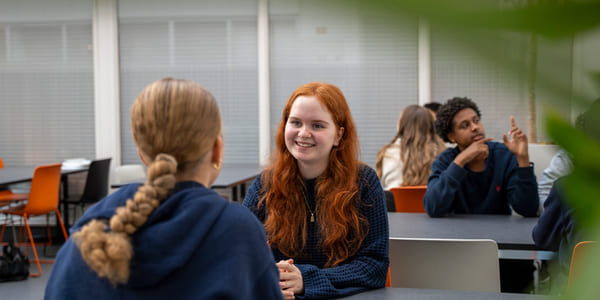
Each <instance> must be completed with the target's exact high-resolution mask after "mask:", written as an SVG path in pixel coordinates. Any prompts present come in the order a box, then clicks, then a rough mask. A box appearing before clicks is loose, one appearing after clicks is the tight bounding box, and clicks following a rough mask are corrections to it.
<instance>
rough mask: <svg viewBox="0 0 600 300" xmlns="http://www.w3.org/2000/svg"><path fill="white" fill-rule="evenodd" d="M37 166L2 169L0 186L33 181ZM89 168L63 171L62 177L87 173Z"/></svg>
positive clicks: (0, 170)
mask: <svg viewBox="0 0 600 300" xmlns="http://www.w3.org/2000/svg"><path fill="white" fill-rule="evenodd" d="M35 168H36V166H16V167H4V168H2V169H0V185H9V184H15V183H21V182H27V181H31V179H32V178H33V171H34V170H35ZM87 170H88V167H80V168H69V169H65V168H63V169H61V170H60V172H61V174H62V175H69V174H73V173H80V172H85V171H87Z"/></svg>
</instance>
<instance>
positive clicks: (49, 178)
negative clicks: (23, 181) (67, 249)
mask: <svg viewBox="0 0 600 300" xmlns="http://www.w3.org/2000/svg"><path fill="white" fill-rule="evenodd" d="M60 167H61V164H53V165H46V166H39V167H37V168H35V170H34V171H33V178H32V180H31V190H30V193H29V194H15V196H19V197H20V198H21V200H25V199H27V203H26V204H23V205H19V206H13V207H10V208H8V209H5V210H2V211H1V213H3V214H5V215H16V216H20V217H22V218H23V220H24V221H25V228H26V229H27V234H28V236H29V241H30V244H31V248H32V249H33V255H34V256H35V262H36V264H37V267H38V271H39V273H38V274H33V273H32V274H31V276H32V277H38V276H40V275H42V267H41V266H40V260H39V258H38V255H37V250H36V249H35V241H34V240H33V236H32V235H31V228H30V227H29V222H28V221H27V220H28V218H29V217H31V216H39V215H48V214H50V213H52V212H55V213H56V215H57V216H58V221H59V223H60V226H61V228H62V232H63V235H64V237H65V240H67V239H68V235H67V231H66V230H65V225H64V224H63V222H62V217H61V216H60V212H59V211H58V200H59V189H60V175H61V173H60ZM6 225H7V224H6V223H5V224H3V225H2V232H0V240H2V238H3V236H4V229H5V228H6ZM50 240H51V239H50ZM42 262H43V263H52V262H53V261H42Z"/></svg>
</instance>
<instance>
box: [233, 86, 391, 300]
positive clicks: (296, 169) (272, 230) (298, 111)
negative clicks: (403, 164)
mask: <svg viewBox="0 0 600 300" xmlns="http://www.w3.org/2000/svg"><path fill="white" fill-rule="evenodd" d="M276 143H277V146H276V147H277V148H276V149H275V153H274V157H273V161H272V164H271V165H270V166H269V167H268V168H267V169H266V170H265V171H264V172H263V173H262V174H261V175H260V177H259V178H257V179H256V180H255V181H254V183H253V184H252V186H251V187H250V189H249V191H248V193H247V196H246V199H245V200H244V205H245V206H247V207H249V208H250V209H251V210H252V211H253V212H254V213H255V214H256V215H257V217H258V218H259V219H260V220H261V221H262V222H263V223H264V225H265V229H266V232H267V238H268V240H269V243H270V245H271V248H272V250H273V254H274V256H275V260H276V261H279V262H278V263H277V266H278V267H279V270H280V287H281V290H282V292H283V295H284V298H286V299H293V298H294V297H295V296H298V297H300V298H306V299H318V298H333V297H341V296H346V295H350V294H355V293H358V292H361V291H365V290H367V289H372V288H379V287H383V286H384V285H385V281H386V274H387V269H388V264H389V258H388V237H389V236H388V220H387V213H386V207H385V200H384V194H383V189H382V188H381V184H380V183H379V179H378V177H377V174H376V173H375V171H374V170H373V169H371V168H369V167H368V166H366V165H364V164H362V163H361V162H359V161H358V155H359V145H358V135H357V132H356V128H355V126H354V121H353V120H352V115H351V114H350V109H349V107H348V103H347V102H346V99H345V98H344V95H343V94H342V91H341V90H340V89H339V88H337V87H336V86H334V85H331V84H327V83H319V82H313V83H309V84H305V85H303V86H301V87H299V88H298V89H296V91H294V92H293V93H292V95H291V97H290V98H289V100H288V102H287V104H286V106H285V108H284V110H283V116H282V119H281V123H280V124H279V128H278V130H277V136H276Z"/></svg>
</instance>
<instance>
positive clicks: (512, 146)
mask: <svg viewBox="0 0 600 300" xmlns="http://www.w3.org/2000/svg"><path fill="white" fill-rule="evenodd" d="M510 124H511V128H510V131H509V132H508V134H509V135H510V136H511V139H510V140H509V139H508V137H507V135H506V133H505V134H503V135H502V139H503V140H504V145H506V148H508V150H510V152H512V153H513V154H514V155H515V156H516V157H517V162H518V164H519V167H527V166H529V149H528V141H527V135H526V134H525V133H524V132H523V131H522V130H521V129H520V128H519V127H517V124H516V123H515V118H514V117H513V116H510Z"/></svg>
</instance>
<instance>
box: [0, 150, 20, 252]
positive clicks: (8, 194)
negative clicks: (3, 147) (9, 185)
mask: <svg viewBox="0 0 600 300" xmlns="http://www.w3.org/2000/svg"><path fill="white" fill-rule="evenodd" d="M3 168H4V162H3V161H2V157H0V169H3ZM14 195H15V194H13V192H12V191H11V190H1V191H0V207H2V206H5V205H8V204H10V203H12V202H13V201H17V200H19V199H15V197H14ZM0 241H1V240H0Z"/></svg>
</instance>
